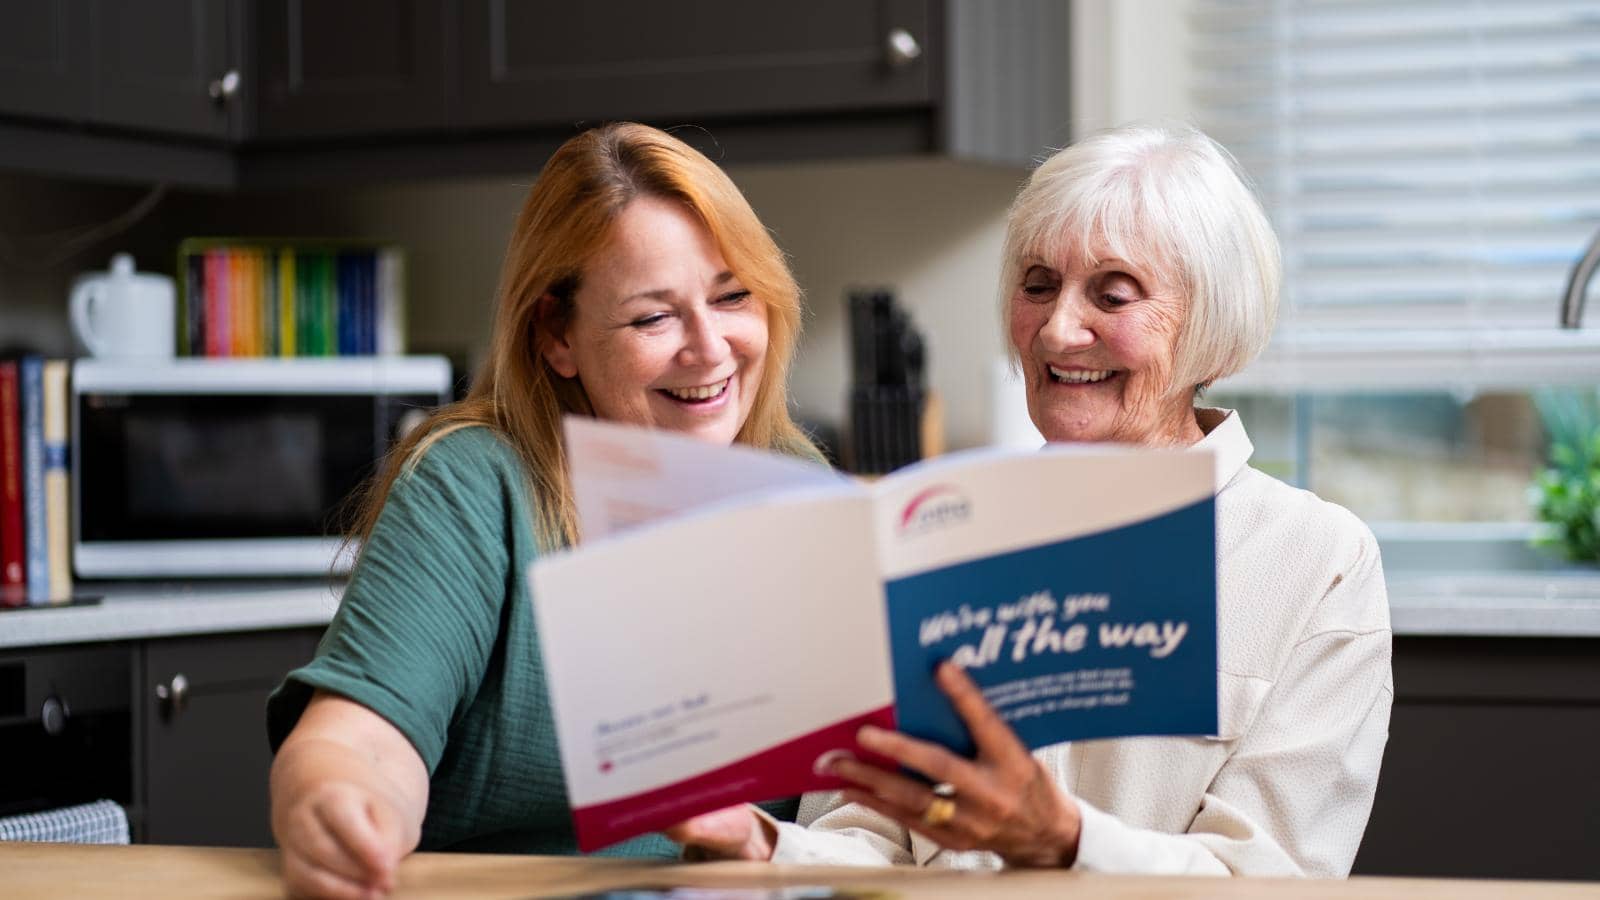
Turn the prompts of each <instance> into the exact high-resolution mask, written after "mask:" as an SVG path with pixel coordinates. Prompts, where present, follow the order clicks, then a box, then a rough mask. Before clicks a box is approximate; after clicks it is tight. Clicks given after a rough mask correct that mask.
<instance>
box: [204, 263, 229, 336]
mask: <svg viewBox="0 0 1600 900" xmlns="http://www.w3.org/2000/svg"><path fill="white" fill-rule="evenodd" d="M205 269H206V290H205V293H206V326H207V327H206V355H207V356H228V355H229V354H230V352H231V351H232V340H233V339H232V337H231V336H230V334H229V331H230V329H229V327H228V325H229V322H228V319H229V316H228V313H229V312H230V311H231V310H232V302H231V301H230V300H229V298H228V257H227V255H226V254H224V253H223V252H222V251H220V250H208V251H206V266H205Z"/></svg>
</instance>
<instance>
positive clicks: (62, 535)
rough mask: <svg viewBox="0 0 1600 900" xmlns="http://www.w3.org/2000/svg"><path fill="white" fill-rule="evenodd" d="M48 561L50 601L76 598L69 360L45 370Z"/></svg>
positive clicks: (55, 361) (52, 362)
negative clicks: (69, 448) (69, 457)
mask: <svg viewBox="0 0 1600 900" xmlns="http://www.w3.org/2000/svg"><path fill="white" fill-rule="evenodd" d="M43 394H44V416H43V418H44V519H45V559H46V564H47V568H48V569H49V571H50V575H49V580H50V593H49V599H50V602H52V603H66V602H67V601H69V600H71V599H72V561H71V557H70V555H69V554H70V553H71V552H72V506H71V504H72V491H71V480H70V479H69V477H68V472H67V446H68V445H67V418H68V417H67V406H68V404H69V403H70V400H69V399H68V393H67V361H66V360H64V359H52V360H48V361H46V362H45V364H44V371H43Z"/></svg>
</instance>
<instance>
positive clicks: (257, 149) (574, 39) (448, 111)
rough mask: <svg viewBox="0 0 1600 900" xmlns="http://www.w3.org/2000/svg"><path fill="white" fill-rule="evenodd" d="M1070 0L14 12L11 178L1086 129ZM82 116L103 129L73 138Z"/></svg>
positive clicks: (1001, 150) (961, 153) (1063, 134)
mask: <svg viewBox="0 0 1600 900" xmlns="http://www.w3.org/2000/svg"><path fill="white" fill-rule="evenodd" d="M1069 9H1070V7H1069V5H1068V4H1066V3H1062V2H1060V0H791V2H772V3H750V2H748V0H696V2H693V3H678V4H672V3H659V2H650V0H611V2H606V3H562V4H558V3H536V2H515V0H339V2H336V3H318V2H311V0H150V2H145V3H139V4H123V3H117V2H113V0H41V2H38V3H32V4H29V3H21V2H11V3H6V4H4V5H0V170H3V169H10V170H15V171H31V172H35V173H39V174H48V175H65V176H79V177H90V178H97V179H109V180H118V181H132V182H151V181H160V182H165V183H169V184H175V185H186V186H198V187H209V188H225V189H226V188H237V187H241V186H246V187H262V188H267V187H311V186H317V185H325V184H341V185H345V184H350V183H352V182H354V181H369V182H370V181H384V180H391V181H392V180H404V179H412V178H418V177H455V176H469V175H485V174H507V173H514V174H522V175H525V174H527V173H528V172H530V171H532V170H534V169H536V168H537V167H538V164H539V162H540V161H541V160H543V159H544V158H545V157H546V156H547V155H548V154H549V153H550V151H551V150H553V149H554V148H555V147H556V146H557V145H558V144H560V143H561V142H562V141H563V140H565V139H566V138H568V137H570V136H571V135H572V134H574V133H575V132H576V131H577V130H578V129H580V128H581V127H583V126H584V125H586V124H592V123H597V122H604V121H615V120H622V119H632V120H639V121H644V122H647V123H650V124H654V125H658V126H662V127H668V128H672V127H675V126H689V127H683V128H679V129H677V133H678V134H679V135H680V136H682V137H683V138H684V139H685V140H687V141H689V142H690V143H691V144H694V145H696V146H697V147H699V148H700V149H702V150H704V151H705V152H706V153H708V154H709V155H710V156H711V157H712V158H713V159H716V160H717V161H719V162H721V163H724V164H736V163H747V162H766V161H774V160H797V159H816V158H838V157H866V156H882V155H889V154H900V155H916V154H932V153H942V154H946V155H949V156H952V157H955V158H961V159H974V160H981V161H985V162H998V163H1003V164H1011V165H1026V164H1028V163H1029V162H1030V161H1031V160H1033V159H1035V158H1037V157H1038V156H1039V155H1040V154H1041V153H1042V152H1043V151H1044V150H1045V149H1046V148H1048V147H1051V146H1060V145H1062V144H1063V143H1065V142H1066V140H1067V139H1068V138H1069V136H1070V135H1069V132H1068V127H1067V126H1068V122H1069V120H1070V116H1069V110H1068V105H1067V96H1068V84H1069V73H1068V66H1069V60H1068V57H1067V54H1066V53H1064V52H1063V50H1062V48H1064V47H1065V46H1067V44H1068V37H1069V35H1068V18H1069ZM82 126H87V127H82Z"/></svg>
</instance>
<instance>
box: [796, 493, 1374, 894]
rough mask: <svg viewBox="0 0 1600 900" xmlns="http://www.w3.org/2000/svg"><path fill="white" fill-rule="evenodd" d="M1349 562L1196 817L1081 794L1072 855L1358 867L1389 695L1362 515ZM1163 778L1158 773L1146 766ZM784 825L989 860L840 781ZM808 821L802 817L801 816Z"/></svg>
mask: <svg viewBox="0 0 1600 900" xmlns="http://www.w3.org/2000/svg"><path fill="white" fill-rule="evenodd" d="M1350 521H1351V522H1353V523H1354V526H1355V528H1356V529H1359V532H1358V533H1359V535H1360V540H1359V541H1357V542H1356V546H1357V550H1356V553H1355V554H1354V559H1353V560H1352V562H1351V564H1350V565H1348V566H1347V567H1345V569H1344V571H1343V572H1342V573H1341V574H1340V575H1339V577H1338V578H1336V579H1335V580H1334V583H1333V584H1332V586H1331V587H1330V588H1329V589H1328V590H1327V592H1326V594H1325V595H1324V596H1323V597H1322V598H1320V602H1319V604H1318V605H1317V608H1316V610H1315V611H1314V612H1313V614H1312V615H1311V616H1310V618H1309V620H1308V622H1307V624H1306V626H1305V628H1304V629H1302V631H1301V635H1300V637H1299V639H1298V640H1297V642H1296V643H1295V644H1294V646H1293V647H1292V648H1291V649H1290V651H1289V653H1288V655H1287V661H1286V663H1285V664H1284V666H1283V668H1282V670H1281V671H1280V672H1279V674H1278V677H1277V678H1276V679H1275V680H1274V683H1273V687H1272V688H1271V690H1270V691H1268V693H1267V696H1266V697H1265V698H1264V700H1263V701H1262V708H1261V710H1260V712H1259V713H1258V715H1257V716H1256V718H1255V720H1254V721H1253V722H1252V723H1251V725H1250V727H1249V729H1248V730H1247V731H1246V732H1245V733H1244V734H1243V735H1242V736H1240V738H1239V739H1238V742H1237V745H1236V746H1235V748H1234V750H1233V752H1232V753H1231V754H1230V755H1229V758H1228V760H1227V761H1226V762H1225V763H1223V765H1222V767H1221V769H1220V770H1219V771H1218V772H1217V774H1216V776H1215V778H1213V780H1212V782H1211V784H1210V785H1209V787H1208V788H1207V790H1206V792H1205V794H1204V796H1203V797H1200V798H1198V805H1197V811H1196V813H1195V816H1194V818H1193V820H1192V821H1191V822H1190V824H1189V826H1188V828H1187V830H1186V831H1185V832H1184V833H1181V834H1170V833H1164V832H1158V831H1154V830H1151V829H1146V828H1140V827H1136V826H1134V825H1131V824H1129V823H1126V822H1124V821H1123V820H1121V819H1120V818H1118V817H1117V816H1115V815H1113V814H1111V813H1109V812H1105V811H1102V810H1099V809H1096V808H1094V807H1093V806H1091V805H1089V804H1087V803H1084V802H1083V801H1081V800H1080V801H1078V804H1079V807H1080V809H1081V810H1082V813H1083V827H1082V832H1081V835H1080V838H1079V847H1078V856H1077V860H1076V862H1075V866H1076V867H1077V868H1081V869H1084V870H1089V871H1100V872H1124V873H1142V874H1196V875H1198V874H1214V875H1229V874H1235V875H1276V876H1293V875H1311V876H1321V877H1340V876H1344V875H1346V874H1348V873H1349V870H1350V866H1351V863H1352V862H1353V861H1354V859H1355V853H1356V849H1357V847H1358V846H1359V845H1360V842H1361V836H1362V833H1363V831H1364V830H1365V828H1366V822H1367V816H1368V814H1369V813H1370V812H1371V809H1372V798H1373V793H1374V791H1375V790H1376V788H1377V777H1378V768H1379V763H1380V762H1381V760H1382V755H1383V748H1384V744H1385V743H1386V742H1387V740H1388V725H1389V708H1390V705H1391V703H1392V700H1393V693H1394V691H1393V682H1392V679H1391V675H1390V629H1389V621H1388V604H1387V593H1386V590H1385V587H1384V580H1383V568H1382V564H1381V562H1380V561H1379V556H1378V549H1377V542H1376V540H1375V539H1374V538H1373V537H1372V535H1371V532H1370V531H1368V530H1367V529H1366V527H1365V526H1364V525H1361V524H1360V523H1359V521H1357V520H1355V519H1354V517H1353V516H1351V517H1350ZM1149 777H1151V778H1159V777H1160V773H1159V772H1151V773H1149ZM799 819H800V824H799V825H784V826H780V827H779V834H778V843H777V845H776V846H775V848H774V854H773V860H774V861H776V862H792V863H811V864H826V863H834V864H847V865H848V864H875V865H890V864H896V863H912V862H915V863H917V864H921V865H931V866H948V867H962V868H967V867H973V866H992V865H995V864H997V860H995V858H994V857H993V856H992V855H991V854H972V853H951V852H949V851H944V850H941V849H939V848H938V847H936V846H934V845H932V844H931V843H930V842H928V841H926V840H925V839H924V838H922V837H921V836H920V835H914V834H911V833H909V832H907V831H906V830H905V829H903V828H901V827H900V826H899V825H898V824H896V823H894V822H893V821H892V820H889V819H887V818H885V817H883V816H880V815H878V814H877V813H875V812H873V811H871V810H869V809H866V808H864V807H861V806H858V805H854V804H843V803H842V802H841V801H840V800H839V799H838V795H836V794H820V795H807V797H806V798H805V800H804V801H803V802H802V804H801V810H800V817H799ZM800 825H805V826H807V827H804V828H802V827H800Z"/></svg>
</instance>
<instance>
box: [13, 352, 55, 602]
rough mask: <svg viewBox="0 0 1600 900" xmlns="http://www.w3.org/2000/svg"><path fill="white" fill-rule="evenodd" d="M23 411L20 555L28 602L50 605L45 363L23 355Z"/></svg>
mask: <svg viewBox="0 0 1600 900" xmlns="http://www.w3.org/2000/svg"><path fill="white" fill-rule="evenodd" d="M18 374H19V376H20V379H19V384H20V391H19V393H18V396H19V397H20V398H21V403H20V405H21V409H22V515H23V519H24V520H25V521H24V525H23V556H24V559H25V560H26V569H27V579H28V603H29V604H33V605H37V604H43V603H49V602H50V550H49V532H48V531H46V530H45V527H46V526H45V513H44V506H45V495H44V490H45V489H44V360H43V359H41V358H39V357H37V356H24V357H23V358H22V359H21V360H20V361H19V364H18Z"/></svg>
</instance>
